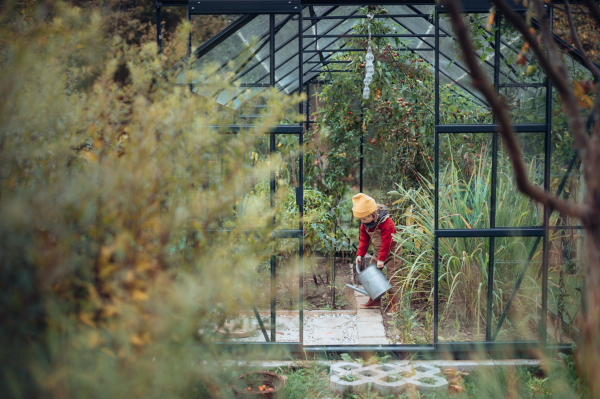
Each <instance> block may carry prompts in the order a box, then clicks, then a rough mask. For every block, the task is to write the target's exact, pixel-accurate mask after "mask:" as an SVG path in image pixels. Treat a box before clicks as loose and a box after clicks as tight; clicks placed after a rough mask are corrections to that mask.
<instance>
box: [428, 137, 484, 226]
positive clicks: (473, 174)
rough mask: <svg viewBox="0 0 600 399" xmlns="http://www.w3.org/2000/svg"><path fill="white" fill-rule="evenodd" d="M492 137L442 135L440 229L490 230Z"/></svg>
mask: <svg viewBox="0 0 600 399" xmlns="http://www.w3.org/2000/svg"><path fill="white" fill-rule="evenodd" d="M491 139H492V135H491V134H489V133H470V134H462V133H457V134H440V156H439V159H440V175H439V188H440V191H439V228H440V229H465V228H466V229H474V228H487V227H490V220H489V203H490V198H491V192H490V181H491V162H492V155H491V154H490V151H489V150H490V149H491V148H492V146H491Z"/></svg>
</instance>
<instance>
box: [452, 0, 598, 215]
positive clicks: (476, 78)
mask: <svg viewBox="0 0 600 399" xmlns="http://www.w3.org/2000/svg"><path fill="white" fill-rule="evenodd" d="M493 1H494V0H493ZM494 3H496V1H494ZM442 4H443V5H444V7H445V8H446V10H448V13H449V15H450V19H451V21H452V26H453V27H454V32H455V34H456V36H457V39H458V43H459V44H460V47H461V49H462V53H463V54H462V55H463V59H464V60H465V63H466V64H467V66H468V68H469V71H470V73H471V77H472V79H473V86H475V87H476V88H477V89H479V90H480V91H481V92H482V93H483V95H484V96H485V98H486V99H487V101H488V103H489V104H490V106H491V108H492V112H493V113H494V115H495V116H496V117H497V118H498V124H499V125H500V129H499V132H500V134H501V135H502V138H503V139H504V142H505V144H506V147H507V151H508V154H509V157H510V160H511V163H512V165H513V169H514V173H515V179H516V183H517V187H518V188H519V190H520V191H522V192H523V193H524V194H525V195H527V196H528V197H530V198H532V199H533V200H535V201H537V202H539V203H541V204H544V205H548V206H551V207H552V208H553V209H556V210H557V211H559V212H561V213H563V214H566V215H570V216H574V217H577V218H579V219H581V220H582V221H583V222H584V223H586V222H585V221H586V220H587V219H588V217H587V215H588V213H589V212H588V211H587V208H585V207H584V206H582V205H579V204H575V203H570V202H567V201H564V200H562V199H560V198H558V197H556V196H555V195H552V194H550V193H549V192H546V191H544V190H542V189H541V188H539V187H537V186H534V185H533V184H531V183H530V182H529V179H528V178H527V168H526V166H525V162H523V157H522V155H521V149H520V147H519V143H518V142H517V138H516V135H515V131H514V129H513V128H512V125H511V121H510V116H509V114H508V111H507V110H506V105H505V104H504V103H503V102H501V101H500V99H499V97H498V95H497V94H496V92H495V91H494V88H493V86H491V85H490V84H489V83H488V82H487V79H486V77H485V74H484V73H483V70H482V69H481V67H480V65H479V63H478V62H477V58H476V56H475V49H474V48H473V44H472V43H471V40H470V38H469V32H468V29H467V27H466V25H465V23H464V21H463V19H462V16H461V11H460V10H459V8H458V5H457V2H455V1H454V0H442ZM527 32H529V30H528V29H527ZM536 43H537V41H536Z"/></svg>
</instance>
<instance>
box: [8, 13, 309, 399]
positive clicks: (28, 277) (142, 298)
mask: <svg viewBox="0 0 600 399" xmlns="http://www.w3.org/2000/svg"><path fill="white" fill-rule="evenodd" d="M15 4H16V3H12V4H5V5H4V8H3V12H2V13H1V14H0V62H1V64H0V73H1V74H2V80H0V226H1V227H0V254H1V256H0V319H1V320H2V324H1V327H0V340H1V341H2V346H1V347H0V358H1V359H3V362H2V366H1V369H0V392H2V396H3V397H16V398H29V397H39V398H45V397H60V398H65V397H74V398H95V397H103V398H104V397H105V398H126V397H127V398H131V397H142V396H144V397H149V398H152V397H156V398H164V397H193V396H194V395H195V394H194V392H200V391H198V389H200V388H198V386H200V387H201V388H202V389H201V391H202V392H209V393H210V394H209V395H210V396H211V397H221V396H220V395H221V394H222V392H221V391H222V388H220V386H224V385H222V384H220V383H219V377H218V373H219V370H220V367H219V364H220V362H222V361H225V360H226V356H223V355H221V354H219V355H218V356H217V355H216V353H217V352H216V348H215V347H214V346H213V345H212V343H213V342H214V340H215V337H214V326H215V325H216V324H219V323H221V322H222V321H223V320H225V318H226V317H227V316H228V314H229V312H231V311H232V310H233V309H239V308H245V309H247V308H249V307H250V304H251V303H252V301H253V300H254V298H255V295H254V292H253V291H252V290H250V288H249V284H248V281H251V279H252V278H253V272H252V269H253V267H254V266H255V265H257V264H259V263H260V262H261V261H263V260H265V259H267V258H268V257H269V256H270V254H271V253H272V248H271V243H270V240H269V239H268V231H269V230H270V229H271V228H273V227H277V226H272V225H268V224H266V223H261V220H260V218H259V217H262V216H265V215H266V216H269V215H270V216H271V218H272V217H273V216H274V215H275V212H276V211H277V209H273V210H270V209H269V208H266V209H265V208H264V207H261V208H257V207H254V208H252V207H249V208H248V210H247V212H246V214H245V216H243V217H239V218H238V220H237V222H236V224H235V226H234V227H232V228H231V229H229V232H228V233H225V232H222V230H223V229H222V226H223V220H225V219H227V218H228V217H229V216H230V215H231V212H232V209H234V206H235V204H236V198H237V197H236V193H238V192H241V191H242V192H243V191H244V190H247V191H250V190H251V189H252V187H254V185H255V184H256V183H257V182H258V181H260V180H263V179H265V178H268V176H269V174H270V173H271V171H272V170H273V168H276V167H277V166H278V165H277V163H276V162H273V163H272V165H271V166H270V165H267V164H265V165H261V166H256V165H251V164H248V163H247V162H244V159H246V158H247V154H248V148H252V146H253V145H255V144H256V143H257V142H258V141H260V140H261V138H262V137H263V135H264V133H265V131H264V130H263V129H262V128H261V127H260V126H263V125H267V126H268V125H273V124H275V123H276V121H278V120H281V119H282V118H283V116H284V112H285V111H284V110H285V109H286V108H289V107H291V106H297V101H298V99H297V98H296V97H293V96H282V95H280V94H278V93H276V92H272V91H268V92H265V93H264V94H262V97H263V98H264V101H265V102H266V103H267V104H268V105H269V108H268V111H266V112H265V113H264V114H263V115H262V117H261V118H260V120H259V121H257V124H256V126H255V127H252V128H250V129H248V130H247V131H244V132H240V133H238V134H237V135H235V136H232V135H227V134H216V132H214V131H213V130H211V129H206V128H204V126H208V125H214V124H216V123H217V121H221V120H222V121H223V122H224V123H228V121H230V120H231V119H232V118H233V116H232V114H233V113H234V111H230V110H228V109H223V108H219V112H218V113H217V111H216V110H215V108H214V103H213V101H212V100H210V99H207V98H204V97H200V96H196V95H193V94H191V93H190V92H189V91H188V90H187V88H185V87H181V86H177V85H174V84H173V79H174V78H173V77H172V76H168V75H167V76H165V75H164V73H163V71H164V70H165V69H166V59H165V57H164V56H158V55H157V48H156V45H155V44H154V43H150V44H143V45H141V46H137V45H133V46H132V45H129V44H127V40H125V39H123V38H121V37H119V36H114V35H112V34H109V33H108V32H109V31H110V29H109V28H110V18H107V15H105V14H102V12H104V11H105V9H101V10H102V11H90V10H88V9H85V8H84V9H82V8H77V7H73V6H71V5H68V4H65V3H62V2H52V3H30V7H24V8H23V7H16V6H15ZM107 24H109V25H107ZM189 29H190V27H189V25H188V24H183V25H182V26H181V29H179V30H178V31H177V32H178V33H177V38H178V39H177V40H178V41H179V42H185V41H186V40H187V33H188V32H189ZM226 80H227V79H222V78H219V76H218V75H217V77H216V78H215V82H214V84H215V86H217V85H219V84H220V83H219V82H221V81H226ZM222 89H223V90H230V88H228V87H222ZM216 165H218V166H219V167H218V168H217V167H216ZM248 230H252V231H253V233H247V232H248ZM203 397H206V396H203Z"/></svg>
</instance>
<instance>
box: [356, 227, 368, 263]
mask: <svg viewBox="0 0 600 399" xmlns="http://www.w3.org/2000/svg"><path fill="white" fill-rule="evenodd" d="M370 243H371V236H369V233H367V228H366V227H365V225H364V224H362V223H361V224H360V241H359V243H358V251H356V256H365V255H366V254H367V250H368V249H369V244H370Z"/></svg>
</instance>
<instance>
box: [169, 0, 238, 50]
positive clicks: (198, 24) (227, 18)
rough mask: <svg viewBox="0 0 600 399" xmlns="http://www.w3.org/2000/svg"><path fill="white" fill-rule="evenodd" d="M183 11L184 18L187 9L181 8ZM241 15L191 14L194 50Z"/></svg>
mask: <svg viewBox="0 0 600 399" xmlns="http://www.w3.org/2000/svg"><path fill="white" fill-rule="evenodd" d="M174 8H175V7H174ZM181 12H182V13H183V14H184V15H183V18H185V10H184V9H181ZM240 17H242V15H233V14H232V15H191V16H190V25H191V28H192V30H191V32H190V33H191V36H192V51H193V50H194V49H195V48H197V47H200V46H201V45H203V44H204V43H206V42H207V41H208V40H210V39H212V38H213V37H214V36H215V35H216V34H217V33H219V32H220V31H222V30H223V29H225V28H226V27H227V26H229V25H231V23H233V22H235V21H237V20H238V18H240Z"/></svg>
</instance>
